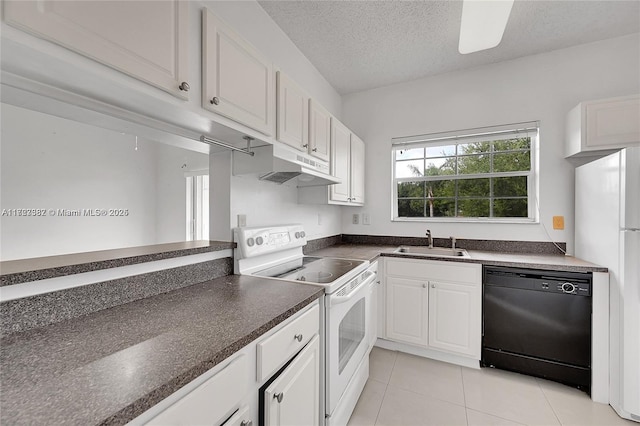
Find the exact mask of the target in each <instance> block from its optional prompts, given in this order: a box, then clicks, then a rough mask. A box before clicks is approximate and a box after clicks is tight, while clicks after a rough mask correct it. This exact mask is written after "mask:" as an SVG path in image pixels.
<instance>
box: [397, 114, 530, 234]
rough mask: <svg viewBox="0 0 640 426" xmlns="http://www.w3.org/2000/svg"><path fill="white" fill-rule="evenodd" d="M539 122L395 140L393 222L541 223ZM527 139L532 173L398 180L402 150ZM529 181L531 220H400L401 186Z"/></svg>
mask: <svg viewBox="0 0 640 426" xmlns="http://www.w3.org/2000/svg"><path fill="white" fill-rule="evenodd" d="M539 129H540V126H539V122H537V121H532V122H525V123H514V124H507V125H502V126H491V127H481V128H475V129H465V130H459V131H453V132H442V133H433V134H426V135H418V136H409V137H399V138H392V140H391V142H392V143H391V194H392V195H391V221H393V222H478V223H522V224H534V223H539V214H538V201H537V200H538V180H539V177H538V176H539V173H538V149H539V148H538V147H539V135H540V131H539ZM523 135H526V136H527V137H530V138H531V146H530V156H529V157H530V160H531V167H530V169H529V172H528V173H523V172H500V173H483V174H481V175H480V174H476V175H471V174H469V175H443V176H442V177H433V176H427V177H422V178H419V177H418V178H415V177H412V178H396V151H398V150H400V149H411V148H425V147H438V146H449V145H454V144H465V143H471V142H485V141H491V140H499V139H509V138H514V137H522V136H523ZM523 175H526V176H527V177H528V179H527V208H528V215H527V217H522V218H519V217H399V216H398V183H400V182H405V181H410V182H416V181H429V180H451V179H454V180H456V179H466V178H474V177H482V178H493V177H508V176H523Z"/></svg>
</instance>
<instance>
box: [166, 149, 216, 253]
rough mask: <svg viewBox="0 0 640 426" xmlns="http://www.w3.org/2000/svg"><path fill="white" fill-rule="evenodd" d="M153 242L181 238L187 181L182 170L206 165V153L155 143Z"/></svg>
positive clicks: (171, 240)
mask: <svg viewBox="0 0 640 426" xmlns="http://www.w3.org/2000/svg"><path fill="white" fill-rule="evenodd" d="M156 161H157V162H156V176H155V185H156V188H155V190H156V204H157V217H156V229H155V236H156V241H157V244H161V243H171V242H176V241H184V240H185V234H186V229H185V228H186V226H185V220H186V215H187V204H186V199H187V185H186V179H185V173H186V172H190V171H199V170H207V172H206V173H208V169H209V156H208V155H205V154H201V153H198V152H193V151H188V150H186V149H180V148H176V147H173V146H169V145H164V144H159V143H158V144H157V160H156Z"/></svg>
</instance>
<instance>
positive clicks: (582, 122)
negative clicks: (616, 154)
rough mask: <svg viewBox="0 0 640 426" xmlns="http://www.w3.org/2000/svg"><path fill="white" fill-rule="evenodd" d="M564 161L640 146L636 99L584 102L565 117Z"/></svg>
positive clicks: (639, 113) (639, 105)
mask: <svg viewBox="0 0 640 426" xmlns="http://www.w3.org/2000/svg"><path fill="white" fill-rule="evenodd" d="M565 139H566V141H565V143H566V151H565V154H566V157H573V156H595V155H599V154H600V153H601V154H602V155H606V154H607V153H609V152H611V151H615V150H617V149H620V148H625V147H629V146H640V96H639V95H633V96H624V97H619V98H611V99H602V100H598V101H588V102H582V103H580V104H578V105H577V106H576V107H575V108H573V109H572V110H571V111H569V113H568V114H567V121H566V137H565Z"/></svg>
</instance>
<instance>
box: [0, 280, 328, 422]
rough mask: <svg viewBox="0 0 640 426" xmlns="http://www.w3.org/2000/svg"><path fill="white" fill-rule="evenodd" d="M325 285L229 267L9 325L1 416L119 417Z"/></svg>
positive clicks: (151, 401)
mask: <svg viewBox="0 0 640 426" xmlns="http://www.w3.org/2000/svg"><path fill="white" fill-rule="evenodd" d="M323 292H324V290H323V289H322V288H321V287H316V286H312V285H305V284H296V283H290V282H286V281H280V280H269V279H264V278H257V277H249V276H237V275H230V276H226V277H222V278H218V279H215V280H212V281H207V282H204V283H200V284H195V285H192V286H189V287H185V288H182V289H179V290H175V291H172V292H169V293H164V294H160V295H157V296H153V297H149V298H146V299H142V300H138V301H136V302H132V303H128V304H125V305H120V306H117V307H114V308H111V309H106V310H103V311H99V312H96V313H93V314H89V315H87V316H84V317H80V318H77V319H74V320H70V321H66V322H62V323H58V324H54V325H51V326H48V327H44V328H38V329H34V330H31V331H27V332H23V333H16V334H13V335H10V336H8V337H6V338H4V339H2V340H1V341H0V423H1V424H12V425H15V424H43V425H44V424H55V425H63V424H78V425H79V424H82V425H94V424H124V423H126V422H128V421H130V420H132V419H133V418H135V417H137V416H138V415H140V414H141V413H143V412H144V411H146V410H147V409H149V408H151V407H152V406H153V405H155V404H157V403H158V402H160V401H161V400H162V399H164V398H166V397H167V396H169V395H170V394H172V393H173V392H175V391H176V390H178V389H179V388H181V387H182V386H184V385H185V384H187V383H189V382H190V381H191V380H193V379H195V378H196V377H198V376H199V375H201V374H202V373H204V372H206V371H207V370H209V369H211V368H212V367H213V366H215V365H216V364H218V363H220V362H221V361H223V360H224V359H226V358H227V357H229V356H230V355H232V354H233V353H235V352H237V351H238V350H239V349H241V348H243V347H244V346H246V345H247V344H249V343H250V342H251V341H253V340H255V339H256V338H258V337H259V336H261V335H262V334H264V333H265V332H267V331H268V330H270V329H271V328H273V327H274V326H276V325H277V324H279V323H281V322H282V321H284V320H285V319H287V318H288V317H290V316H292V315H293V314H295V313H296V312H298V311H299V310H300V309H302V308H304V307H305V306H307V305H308V304H309V303H311V302H312V301H314V300H315V299H317V298H318V297H320V296H321V295H322V294H323ZM265 301H268V303H265Z"/></svg>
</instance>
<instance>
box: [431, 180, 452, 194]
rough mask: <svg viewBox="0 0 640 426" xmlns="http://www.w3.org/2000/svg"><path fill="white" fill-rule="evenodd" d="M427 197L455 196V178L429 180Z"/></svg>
mask: <svg viewBox="0 0 640 426" xmlns="http://www.w3.org/2000/svg"><path fill="white" fill-rule="evenodd" d="M426 184H427V197H455V195H456V182H455V181H454V180H434V181H428V182H426Z"/></svg>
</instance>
